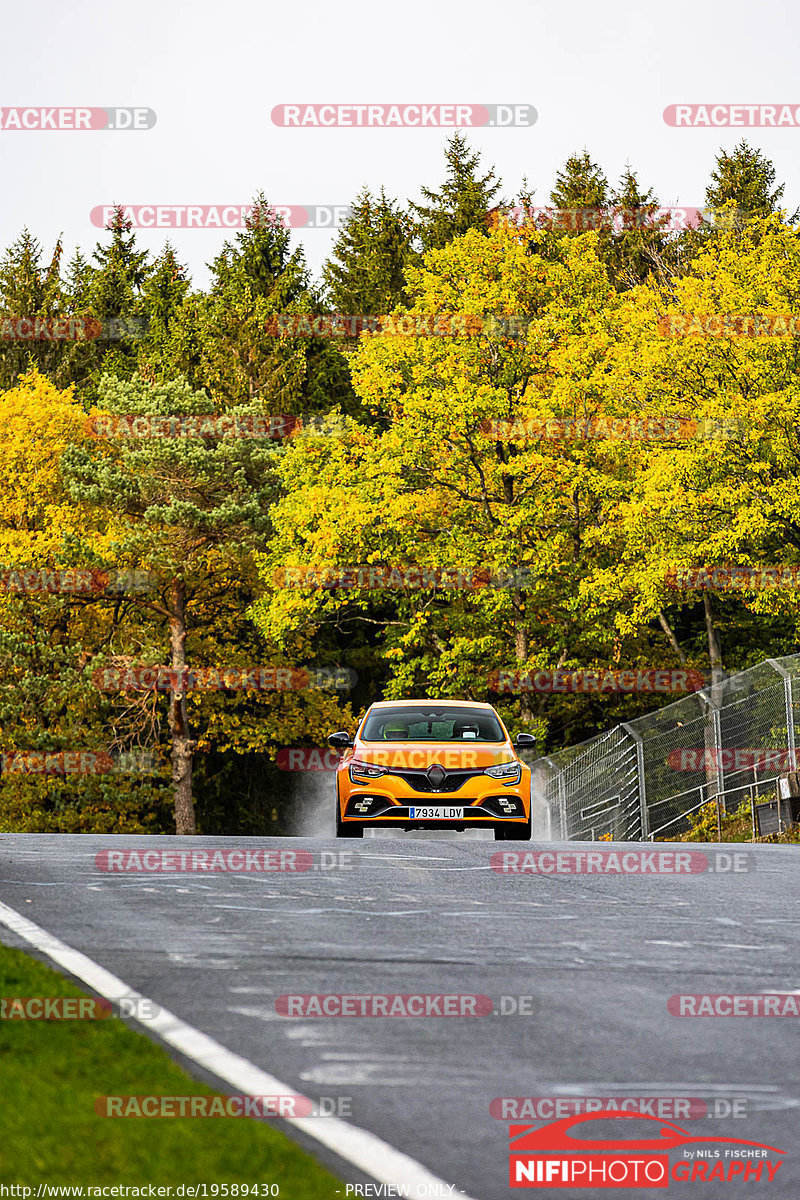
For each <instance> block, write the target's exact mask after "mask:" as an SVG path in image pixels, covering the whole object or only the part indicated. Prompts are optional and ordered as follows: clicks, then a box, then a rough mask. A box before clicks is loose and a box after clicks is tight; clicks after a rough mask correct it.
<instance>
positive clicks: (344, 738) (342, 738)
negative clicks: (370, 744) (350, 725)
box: [328, 730, 355, 750]
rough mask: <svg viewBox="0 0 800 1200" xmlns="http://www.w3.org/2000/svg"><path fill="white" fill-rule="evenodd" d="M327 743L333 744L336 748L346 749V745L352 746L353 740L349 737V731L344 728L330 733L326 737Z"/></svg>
mask: <svg viewBox="0 0 800 1200" xmlns="http://www.w3.org/2000/svg"><path fill="white" fill-rule="evenodd" d="M328 745H329V746H335V747H336V749H337V750H346V749H347V748H348V746H354V745H355V742H354V741H353V739H352V738H351V737H350V734H349V733H346V732H345V731H344V730H342V731H340V732H339V733H332V734H331V735H330V737H329V738H328Z"/></svg>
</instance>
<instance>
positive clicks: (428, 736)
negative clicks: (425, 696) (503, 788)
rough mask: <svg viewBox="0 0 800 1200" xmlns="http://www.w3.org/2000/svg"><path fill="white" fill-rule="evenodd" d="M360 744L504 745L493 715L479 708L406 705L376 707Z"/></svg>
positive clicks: (499, 726)
mask: <svg viewBox="0 0 800 1200" xmlns="http://www.w3.org/2000/svg"><path fill="white" fill-rule="evenodd" d="M360 737H361V740H362V741H364V742H504V741H505V740H506V739H505V734H504V733H503V730H502V728H501V725H500V722H499V721H498V719H497V717H496V716H495V715H494V713H493V712H490V711H488V710H487V709H483V708H469V707H467V706H466V705H465V706H464V707H463V708H449V707H448V708H441V707H437V706H436V705H435V704H431V705H427V704H409V705H399V706H397V707H392V708H376V709H373V710H372V712H371V713H370V714H369V716H368V717H367V719H366V721H365V722H364V727H363V729H362V730H361V734H360Z"/></svg>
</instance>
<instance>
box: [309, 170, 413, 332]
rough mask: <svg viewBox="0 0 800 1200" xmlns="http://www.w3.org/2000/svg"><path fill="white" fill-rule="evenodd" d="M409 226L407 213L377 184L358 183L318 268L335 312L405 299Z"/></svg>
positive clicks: (387, 307)
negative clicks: (364, 185)
mask: <svg viewBox="0 0 800 1200" xmlns="http://www.w3.org/2000/svg"><path fill="white" fill-rule="evenodd" d="M412 237H413V227H412V223H411V220H410V218H409V216H408V214H407V213H405V212H404V211H403V210H402V209H401V208H400V207H399V206H398V204H397V202H396V201H395V200H391V199H389V197H387V195H386V192H385V191H384V189H383V188H381V190H380V192H379V194H378V196H377V197H375V196H373V195H372V193H371V192H370V191H369V189H368V188H364V189H363V190H362V191H361V192H360V193H359V195H358V196H357V197H356V200H355V203H354V204H353V207H352V209H351V211H350V214H349V216H348V218H347V220H346V221H345V224H344V225H343V227H342V229H341V230H340V231H339V235H338V237H337V239H336V242H335V243H334V246H333V250H332V251H331V257H330V258H329V259H328V261H327V262H326V263H325V266H324V268H323V272H322V278H323V284H324V286H325V289H326V292H327V296H328V297H329V299H330V302H331V304H332V306H333V309H334V311H335V312H340V313H348V314H359V313H363V314H375V313H378V314H379V313H389V312H391V311H392V309H394V308H395V307H396V306H397V305H399V304H402V305H405V304H407V303H408V299H409V297H408V293H407V292H406V278H405V271H406V267H407V266H408V265H409V263H410V262H411V261H412V258H413V251H412V248H411V242H412Z"/></svg>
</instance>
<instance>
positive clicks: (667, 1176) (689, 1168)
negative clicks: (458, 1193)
mask: <svg viewBox="0 0 800 1200" xmlns="http://www.w3.org/2000/svg"><path fill="white" fill-rule="evenodd" d="M609 1120H614V1121H615V1122H618V1121H623V1122H624V1121H631V1120H635V1121H640V1122H642V1121H648V1122H650V1123H651V1126H652V1132H653V1135H652V1137H645V1138H628V1137H625V1136H623V1135H622V1132H621V1129H620V1134H619V1135H618V1136H617V1138H606V1139H597V1140H595V1139H593V1138H592V1133H593V1132H595V1133H596V1132H598V1131H597V1130H596V1129H595V1130H593V1129H592V1122H593V1121H609ZM575 1126H584V1129H583V1130H582V1131H581V1133H579V1134H577V1135H575V1134H573V1132H572V1130H573V1128H574V1127H575ZM508 1136H509V1139H510V1145H509V1156H510V1159H509V1186H510V1187H512V1188H520V1187H529V1188H533V1187H539V1188H554V1187H593V1188H620V1187H625V1188H634V1187H641V1188H657V1187H663V1188H665V1187H669V1184H670V1180H671V1179H672V1180H675V1182H681V1183H686V1182H689V1183H698V1182H701V1183H711V1182H713V1181H717V1182H720V1183H738V1182H741V1181H744V1182H746V1183H771V1182H772V1180H773V1179H774V1178H775V1176H776V1175H777V1173H778V1170H779V1169H780V1167H781V1164H782V1162H783V1159H777V1160H774V1156H775V1155H778V1154H783V1153H784V1151H783V1150H778V1149H776V1147H775V1146H767V1145H765V1144H764V1143H763V1142H747V1141H743V1140H742V1139H741V1138H727V1137H710V1136H705V1135H702V1134H699V1135H698V1134H696V1133H690V1132H689V1131H688V1130H686V1129H682V1128H681V1127H680V1126H679V1125H672V1124H666V1123H665V1122H664V1121H662V1120H659V1118H658V1117H648V1116H644V1115H642V1114H641V1113H633V1112H619V1111H615V1110H611V1109H609V1110H606V1111H604V1112H597V1113H593V1114H592V1115H591V1116H586V1115H585V1114H579V1115H578V1116H573V1117H565V1118H564V1119H563V1120H561V1121H552V1122H550V1123H549V1124H548V1125H544V1126H542V1127H541V1128H538V1129H537V1128H536V1127H535V1126H533V1125H511V1126H509V1131H508ZM697 1143H703V1147H702V1149H691V1150H690V1149H687V1148H686V1147H688V1146H695V1145H696V1144H697ZM709 1147H713V1148H709ZM669 1151H679V1152H681V1157H680V1158H677V1161H675V1162H674V1163H673V1164H672V1165H670V1157H669Z"/></svg>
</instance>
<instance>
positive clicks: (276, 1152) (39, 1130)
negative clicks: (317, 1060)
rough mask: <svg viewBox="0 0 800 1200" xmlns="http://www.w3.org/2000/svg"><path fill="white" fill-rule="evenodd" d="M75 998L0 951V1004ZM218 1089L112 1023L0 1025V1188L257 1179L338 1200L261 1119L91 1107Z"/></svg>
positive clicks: (29, 962) (328, 1180)
mask: <svg viewBox="0 0 800 1200" xmlns="http://www.w3.org/2000/svg"><path fill="white" fill-rule="evenodd" d="M82 995H85V993H82V992H81V991H79V990H78V989H77V988H75V987H73V985H72V984H71V983H69V982H68V981H67V980H66V979H64V978H63V977H62V976H61V975H58V974H57V973H56V972H55V971H51V970H50V969H49V968H47V967H45V966H43V965H42V964H41V963H40V962H38V961H37V960H36V959H33V958H30V957H29V956H28V955H27V954H23V953H22V952H21V951H19V950H12V949H10V948H9V947H7V946H1V945H0V997H13V996H82ZM215 1094H218V1093H215V1092H214V1091H213V1090H212V1089H211V1088H208V1087H205V1086H204V1085H203V1084H201V1083H198V1082H197V1081H196V1080H194V1079H192V1078H191V1077H190V1076H188V1075H187V1074H186V1073H185V1072H184V1071H182V1070H181V1069H180V1068H179V1067H178V1066H176V1064H175V1063H174V1062H173V1061H172V1060H171V1058H170V1057H169V1055H168V1054H167V1053H166V1052H165V1051H164V1050H162V1049H161V1047H160V1046H157V1045H155V1044H154V1043H153V1042H151V1041H150V1040H149V1039H148V1038H146V1037H145V1036H144V1034H140V1033H135V1032H133V1030H131V1029H129V1028H128V1027H127V1026H126V1025H125V1024H124V1022H123V1021H120V1020H118V1019H116V1018H108V1019H105V1020H99V1021H75V1020H72V1021H31V1020H25V1021H23V1020H0V1182H2V1183H6V1184H13V1183H16V1184H26V1185H28V1186H31V1185H32V1186H33V1187H34V1189H35V1187H36V1184H38V1183H55V1184H83V1185H91V1184H98V1185H105V1184H111V1185H113V1184H130V1185H134V1186H141V1185H147V1184H155V1185H176V1184H181V1183H183V1184H196V1183H201V1182H202V1183H206V1184H209V1185H210V1184H212V1183H228V1184H232V1183H238V1184H250V1185H252V1184H262V1183H263V1184H277V1185H278V1186H279V1188H280V1196H281V1198H282V1200H327V1198H328V1197H330V1198H331V1200H336V1194H337V1192H338V1193H339V1195H340V1196H341V1195H342V1194H343V1193H344V1187H343V1185H342V1184H341V1183H340V1182H339V1180H337V1179H335V1178H334V1176H333V1175H331V1174H329V1173H328V1172H327V1171H326V1170H324V1169H323V1168H322V1167H321V1166H320V1165H319V1164H318V1163H317V1162H316V1161H315V1160H314V1159H313V1158H311V1157H310V1156H309V1155H307V1154H305V1153H304V1152H303V1151H302V1150H300V1149H298V1147H297V1146H295V1144H294V1143H293V1142H291V1141H290V1140H289V1139H288V1138H287V1137H285V1136H284V1135H283V1134H282V1133H281V1132H280V1131H279V1130H277V1129H275V1128H274V1127H271V1126H270V1124H269V1123H268V1122H265V1121H258V1120H253V1119H252V1118H225V1117H222V1118H213V1117H208V1118H193V1119H192V1118H188V1117H187V1118H175V1117H158V1118H146V1117H141V1118H127V1119H126V1118H124V1117H123V1118H107V1117H100V1116H97V1115H96V1113H95V1109H94V1104H95V1100H96V1098H97V1097H98V1096H105V1095H112V1096H113V1095H139V1096H142V1095H170V1096H185V1095H191V1096H213V1095H215ZM319 1119H320V1120H324V1119H325V1118H324V1117H321V1118H319ZM261 1192H262V1189H261V1188H259V1189H258V1191H257V1193H256V1195H258V1196H260V1195H261ZM208 1194H209V1197H210V1196H211V1190H210V1188H209V1192H208ZM250 1194H251V1195H252V1194H253V1193H252V1192H251V1193H250Z"/></svg>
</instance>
